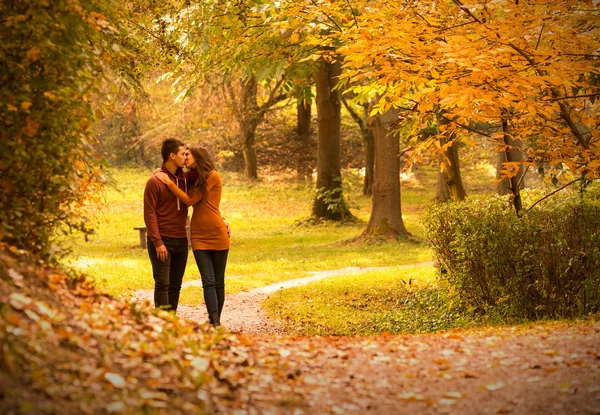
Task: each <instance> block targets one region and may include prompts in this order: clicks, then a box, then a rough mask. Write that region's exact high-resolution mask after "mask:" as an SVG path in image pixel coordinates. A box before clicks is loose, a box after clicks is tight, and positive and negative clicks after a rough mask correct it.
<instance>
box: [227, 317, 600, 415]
mask: <svg viewBox="0 0 600 415" xmlns="http://www.w3.org/2000/svg"><path fill="white" fill-rule="evenodd" d="M246 343H247V344H250V347H252V349H253V350H258V351H260V356H259V359H260V361H263V362H268V361H269V359H272V360H273V361H275V362H277V368H278V373H281V376H282V377H283V376H285V375H286V374H287V379H288V380H285V379H282V380H279V381H277V382H272V384H271V385H270V386H269V393H263V394H262V395H258V394H257V395H255V396H253V397H250V398H249V400H250V401H249V402H248V403H247V407H248V408H251V410H250V411H248V412H241V413H249V414H261V413H277V414H294V415H300V414H357V415H358V414H360V415H363V414H373V415H380V414H383V415H387V414H389V415H392V414H393V415H396V414H447V413H451V414H468V415H471V414H519V415H521V414H522V415H530V414H535V415H538V414H539V415H547V414H552V415H554V414H556V415H564V414H599V413H600V346H599V345H600V323H599V322H584V323H581V322H578V323H568V322H559V323H544V324H534V325H530V326H520V327H505V328H489V329H484V330H468V331H458V330H457V331H453V332H448V333H436V334H432V335H404V336H402V335H401V336H378V337H285V336H274V335H269V336H261V335H254V336H248V338H247V340H246ZM262 376H265V375H264V374H263V375H262ZM273 407H276V408H277V410H275V411H273V410H272V408H273ZM224 412H225V413H227V410H224Z"/></svg>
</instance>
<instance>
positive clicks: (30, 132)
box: [21, 116, 40, 137]
mask: <svg viewBox="0 0 600 415" xmlns="http://www.w3.org/2000/svg"><path fill="white" fill-rule="evenodd" d="M39 128H40V123H39V122H36V121H34V120H33V118H32V117H31V116H28V117H27V118H26V119H25V127H23V128H22V129H21V130H22V131H23V133H24V134H25V135H26V136H28V137H33V136H34V135H36V134H37V132H38V130H39Z"/></svg>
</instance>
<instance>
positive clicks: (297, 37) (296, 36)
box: [290, 32, 300, 43]
mask: <svg viewBox="0 0 600 415" xmlns="http://www.w3.org/2000/svg"><path fill="white" fill-rule="evenodd" d="M299 40H300V34H299V33H298V32H294V33H292V35H291V36H290V42H291V43H298V41H299Z"/></svg>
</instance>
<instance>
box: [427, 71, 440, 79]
mask: <svg viewBox="0 0 600 415" xmlns="http://www.w3.org/2000/svg"><path fill="white" fill-rule="evenodd" d="M429 73H430V74H431V77H432V78H433V79H439V78H440V73H439V72H438V71H436V70H435V69H433V68H430V69H429Z"/></svg>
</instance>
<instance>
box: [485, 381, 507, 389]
mask: <svg viewBox="0 0 600 415" xmlns="http://www.w3.org/2000/svg"><path fill="white" fill-rule="evenodd" d="M484 387H485V389H487V390H489V391H497V390H498V389H502V388H503V387H504V383H502V382H496V383H489V384H487V385H485V386H484Z"/></svg>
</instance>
